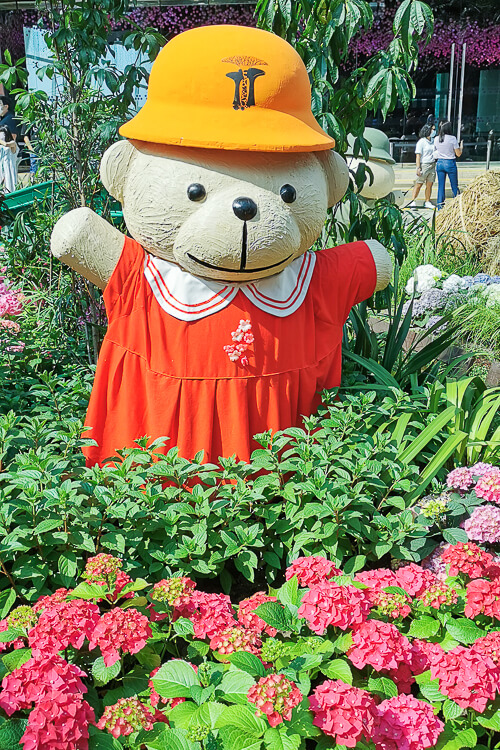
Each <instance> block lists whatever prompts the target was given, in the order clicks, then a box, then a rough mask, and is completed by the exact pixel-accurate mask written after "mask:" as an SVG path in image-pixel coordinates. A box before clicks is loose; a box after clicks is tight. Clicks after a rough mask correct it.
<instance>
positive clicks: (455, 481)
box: [446, 466, 474, 491]
mask: <svg viewBox="0 0 500 750" xmlns="http://www.w3.org/2000/svg"><path fill="white" fill-rule="evenodd" d="M473 484H474V480H473V478H472V474H471V472H470V470H469V469H468V468H467V467H466V466H461V467H460V468H459V469H453V471H450V473H449V474H448V476H447V477H446V485H447V486H448V487H449V488H450V489H453V490H463V491H466V490H469V489H470V488H471V487H472V485H473Z"/></svg>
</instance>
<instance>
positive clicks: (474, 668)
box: [431, 646, 500, 713]
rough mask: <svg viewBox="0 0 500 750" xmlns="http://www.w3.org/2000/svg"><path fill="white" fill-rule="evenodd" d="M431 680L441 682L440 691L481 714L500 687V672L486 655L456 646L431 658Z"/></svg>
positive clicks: (482, 652)
mask: <svg viewBox="0 0 500 750" xmlns="http://www.w3.org/2000/svg"><path fill="white" fill-rule="evenodd" d="M431 675H432V679H433V680H434V679H436V678H437V679H438V680H439V689H440V691H441V692H442V693H444V695H447V696H448V697H449V698H451V699H452V700H454V701H455V703H458V705H459V706H461V707H462V708H473V709H475V710H476V711H479V713H482V712H483V711H484V710H485V708H486V705H487V703H488V701H489V700H493V699H494V697H495V693H496V691H497V690H498V688H499V687H500V670H499V669H498V667H497V666H496V664H495V662H494V661H493V660H492V659H491V658H490V657H489V656H488V655H487V654H486V653H485V652H484V648H481V646H480V648H479V649H478V650H476V649H474V647H472V648H465V646H457V647H456V648H454V649H452V650H451V651H448V652H447V653H446V652H444V651H443V653H442V654H441V656H440V658H439V659H432V662H431Z"/></svg>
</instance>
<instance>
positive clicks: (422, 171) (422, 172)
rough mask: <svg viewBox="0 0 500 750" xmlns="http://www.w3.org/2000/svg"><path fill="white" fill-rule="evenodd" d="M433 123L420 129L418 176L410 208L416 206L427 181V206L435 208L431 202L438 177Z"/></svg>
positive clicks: (417, 150)
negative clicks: (433, 140)
mask: <svg viewBox="0 0 500 750" xmlns="http://www.w3.org/2000/svg"><path fill="white" fill-rule="evenodd" d="M432 130H433V126H432V125H424V126H423V127H422V128H421V129H420V133H419V138H420V140H419V141H418V142H417V145H416V146H415V159H416V162H417V178H416V180H415V183H414V185H413V194H412V196H411V198H412V200H411V203H409V204H408V206H407V207H408V208H415V206H416V205H417V204H416V202H415V201H416V199H417V198H418V194H419V193H420V188H421V187H422V185H423V184H424V183H425V203H424V206H425V208H432V209H433V208H434V205H433V204H432V203H431V193H432V186H433V184H434V180H435V179H436V162H435V161H434V146H433V144H432V141H431V138H432Z"/></svg>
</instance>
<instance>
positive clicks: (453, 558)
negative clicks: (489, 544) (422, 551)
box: [441, 542, 493, 578]
mask: <svg viewBox="0 0 500 750" xmlns="http://www.w3.org/2000/svg"><path fill="white" fill-rule="evenodd" d="M441 557H442V560H443V562H444V563H446V564H447V565H449V569H448V570H449V574H450V576H457V575H459V573H463V574H464V575H466V576H469V578H481V576H483V575H484V574H485V573H486V571H487V570H488V567H489V565H491V563H492V562H493V556H492V555H490V554H489V553H488V552H484V551H483V550H482V549H480V547H478V546H477V545H476V544H473V543H472V542H465V543H464V542H458V543H457V544H454V545H452V546H450V547H448V549H445V550H444V551H443V553H442V555H441Z"/></svg>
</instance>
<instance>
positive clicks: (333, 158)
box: [315, 150, 349, 208]
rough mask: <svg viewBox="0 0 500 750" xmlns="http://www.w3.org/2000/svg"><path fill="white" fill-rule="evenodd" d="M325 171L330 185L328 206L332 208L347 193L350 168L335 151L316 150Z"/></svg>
mask: <svg viewBox="0 0 500 750" xmlns="http://www.w3.org/2000/svg"><path fill="white" fill-rule="evenodd" d="M315 156H316V157H317V158H318V159H319V162H320V164H321V166H322V167H323V171H324V172H325V176H326V182H327V185H328V207H329V208H331V207H332V206H334V205H335V204H336V203H338V202H339V200H340V199H341V198H342V197H343V196H344V195H345V191H346V190H347V186H348V185H349V169H348V166H347V164H346V162H345V159H343V158H342V157H341V156H340V155H339V154H337V153H336V152H335V151H332V150H330V151H316V154H315Z"/></svg>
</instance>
